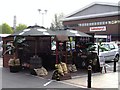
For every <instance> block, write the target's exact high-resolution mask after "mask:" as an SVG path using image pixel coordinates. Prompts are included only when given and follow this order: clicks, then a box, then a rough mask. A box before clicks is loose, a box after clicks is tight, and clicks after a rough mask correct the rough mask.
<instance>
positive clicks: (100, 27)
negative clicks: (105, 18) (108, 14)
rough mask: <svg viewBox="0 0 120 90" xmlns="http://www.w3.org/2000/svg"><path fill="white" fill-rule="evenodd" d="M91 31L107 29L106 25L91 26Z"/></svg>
mask: <svg viewBox="0 0 120 90" xmlns="http://www.w3.org/2000/svg"><path fill="white" fill-rule="evenodd" d="M90 31H91V32H92V31H106V26H99V27H90Z"/></svg>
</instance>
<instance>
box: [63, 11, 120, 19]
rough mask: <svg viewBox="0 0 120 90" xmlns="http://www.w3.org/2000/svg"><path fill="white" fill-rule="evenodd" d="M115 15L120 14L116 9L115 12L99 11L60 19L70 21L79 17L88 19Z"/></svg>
mask: <svg viewBox="0 0 120 90" xmlns="http://www.w3.org/2000/svg"><path fill="white" fill-rule="evenodd" d="M117 15H120V13H119V12H118V11H115V12H109V13H101V14H92V15H85V16H78V17H70V18H64V19H62V21H71V20H79V19H90V18H97V17H107V16H117Z"/></svg>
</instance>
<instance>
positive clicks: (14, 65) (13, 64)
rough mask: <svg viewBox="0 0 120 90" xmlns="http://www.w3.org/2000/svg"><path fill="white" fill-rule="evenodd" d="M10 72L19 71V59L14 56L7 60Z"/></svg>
mask: <svg viewBox="0 0 120 90" xmlns="http://www.w3.org/2000/svg"><path fill="white" fill-rule="evenodd" d="M8 65H9V68H10V72H13V73H14V72H19V71H20V60H19V59H18V58H16V57H15V56H14V58H11V59H10V60H9V61H8Z"/></svg>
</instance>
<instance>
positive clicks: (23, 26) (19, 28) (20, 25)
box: [16, 24, 27, 31]
mask: <svg viewBox="0 0 120 90" xmlns="http://www.w3.org/2000/svg"><path fill="white" fill-rule="evenodd" d="M25 28H27V26H26V25H25V24H19V25H18V26H17V27H16V31H20V30H23V29H25Z"/></svg>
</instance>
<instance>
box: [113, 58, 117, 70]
mask: <svg viewBox="0 0 120 90" xmlns="http://www.w3.org/2000/svg"><path fill="white" fill-rule="evenodd" d="M113 72H116V59H114V70H113Z"/></svg>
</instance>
